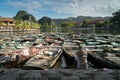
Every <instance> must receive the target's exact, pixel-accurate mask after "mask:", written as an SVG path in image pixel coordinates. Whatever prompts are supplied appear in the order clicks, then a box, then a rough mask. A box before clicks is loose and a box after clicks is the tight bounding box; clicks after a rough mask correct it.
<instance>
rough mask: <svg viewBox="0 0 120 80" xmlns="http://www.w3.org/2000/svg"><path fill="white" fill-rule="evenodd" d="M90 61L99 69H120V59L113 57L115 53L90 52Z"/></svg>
mask: <svg viewBox="0 0 120 80" xmlns="http://www.w3.org/2000/svg"><path fill="white" fill-rule="evenodd" d="M109 55H112V56H109ZM88 61H89V62H91V63H92V64H93V65H95V67H97V68H110V69H120V57H117V56H115V55H114V56H113V53H106V54H105V52H88Z"/></svg>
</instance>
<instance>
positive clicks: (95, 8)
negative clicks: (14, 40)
mask: <svg viewBox="0 0 120 80" xmlns="http://www.w3.org/2000/svg"><path fill="white" fill-rule="evenodd" d="M119 9H120V0H0V16H2V17H14V16H15V15H16V14H17V12H18V11H20V10H25V11H27V12H28V13H30V14H33V15H34V16H35V17H36V19H40V18H41V17H43V16H47V17H50V18H53V19H55V18H67V17H77V16H93V17H99V16H102V17H105V16H111V15H112V13H113V12H115V11H118V10H119Z"/></svg>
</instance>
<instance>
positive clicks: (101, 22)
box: [95, 21, 105, 28]
mask: <svg viewBox="0 0 120 80" xmlns="http://www.w3.org/2000/svg"><path fill="white" fill-rule="evenodd" d="M95 26H96V27H99V28H100V27H105V22H104V21H99V22H97V23H96V24H95Z"/></svg>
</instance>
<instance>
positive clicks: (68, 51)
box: [63, 41, 88, 69]
mask: <svg viewBox="0 0 120 80" xmlns="http://www.w3.org/2000/svg"><path fill="white" fill-rule="evenodd" d="M63 50H64V52H65V54H64V56H65V58H66V62H67V66H70V65H71V64H73V65H72V66H70V67H73V68H74V67H75V68H78V69H87V68H88V66H87V55H86V54H87V53H86V52H85V51H84V50H83V49H82V48H81V47H80V45H79V44H77V43H74V42H71V41H66V42H64V43H63Z"/></svg>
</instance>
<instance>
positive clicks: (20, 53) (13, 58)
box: [0, 43, 48, 68]
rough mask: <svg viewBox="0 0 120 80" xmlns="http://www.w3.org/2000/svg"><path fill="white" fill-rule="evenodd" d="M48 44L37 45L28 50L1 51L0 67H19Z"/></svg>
mask: <svg viewBox="0 0 120 80" xmlns="http://www.w3.org/2000/svg"><path fill="white" fill-rule="evenodd" d="M47 46H48V44H45V43H44V44H43V43H41V44H39V45H34V46H32V47H30V48H23V49H15V50H13V48H12V49H6V48H4V50H1V51H0V53H1V56H0V60H1V62H0V66H1V67H4V68H12V67H19V66H21V65H23V64H24V63H25V62H26V61H27V60H28V59H29V58H31V57H32V56H35V55H36V54H38V51H40V50H42V49H44V48H46V47H47Z"/></svg>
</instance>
